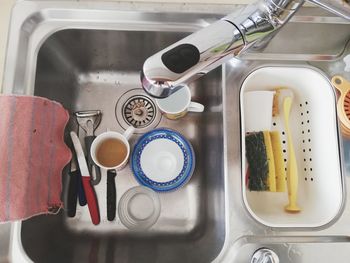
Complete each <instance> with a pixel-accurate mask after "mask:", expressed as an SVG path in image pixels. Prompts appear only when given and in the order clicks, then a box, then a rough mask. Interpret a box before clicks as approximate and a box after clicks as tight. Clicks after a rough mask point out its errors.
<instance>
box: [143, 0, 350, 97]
mask: <svg viewBox="0 0 350 263" xmlns="http://www.w3.org/2000/svg"><path fill="white" fill-rule="evenodd" d="M312 2H314V3H318V5H319V6H321V7H322V8H325V9H327V10H329V11H331V12H333V13H336V14H338V15H342V17H345V18H348V19H349V20H350V5H349V3H347V1H343V2H344V3H343V4H340V2H341V1H340V0H332V1H327V0H320V1H319V0H314V1H312ZM303 3H304V0H260V1H257V2H256V3H254V4H251V5H248V6H246V7H244V8H242V9H238V10H236V11H234V12H233V13H231V14H229V15H228V16H225V17H224V18H222V19H221V20H219V21H217V22H215V23H213V24H212V25H210V26H208V27H206V28H204V29H201V30H199V31H197V32H195V33H193V34H191V35H190V36H188V37H186V38H184V39H182V40H180V41H178V42H176V43H174V44H172V45H171V46H169V47H166V48H165V49H163V50H161V51H159V52H157V53H156V54H154V55H152V56H151V57H149V58H147V60H146V61H145V63H144V64H143V68H142V71H141V75H140V78H141V83H142V87H143V88H144V89H145V91H146V92H147V93H148V94H150V95H151V96H153V97H156V98H164V97H168V96H169V95H170V94H172V93H174V92H176V91H177V90H179V89H180V88H181V87H183V86H184V85H186V84H188V83H190V82H192V81H193V80H195V79H197V78H199V77H201V76H203V75H205V74H206V73H208V72H209V71H211V70H212V69H214V68H216V67H218V66H219V65H221V64H222V63H224V62H225V61H227V60H229V59H231V58H232V57H240V56H242V55H244V53H245V52H247V50H249V49H250V48H254V49H262V48H264V47H265V46H266V45H267V43H268V42H269V41H270V40H271V38H273V37H274V36H275V34H276V33H277V31H278V30H280V29H281V28H282V27H283V26H284V25H285V24H286V23H287V22H288V21H289V20H290V18H291V17H292V16H294V14H295V13H296V12H297V11H298V9H299V8H300V7H301V6H302V5H303ZM183 45H191V46H192V49H195V50H196V52H192V51H191V52H190V51H189V50H188V48H186V50H185V48H183V49H181V51H176V52H175V50H180V49H179V48H180V47H181V46H183ZM169 54H171V55H169ZM197 56H198V58H196V59H194V58H195V57H197ZM167 58H168V59H167ZM189 58H193V59H194V60H195V61H192V62H191V63H190V62H188V63H190V64H188V65H186V66H182V67H181V68H178V67H175V68H173V67H172V66H171V65H181V64H182V63H183V62H184V61H186V63H187V61H188V60H189Z"/></svg>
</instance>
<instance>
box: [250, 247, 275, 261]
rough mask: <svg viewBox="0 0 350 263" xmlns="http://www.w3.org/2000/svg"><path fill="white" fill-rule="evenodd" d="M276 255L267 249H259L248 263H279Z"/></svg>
mask: <svg viewBox="0 0 350 263" xmlns="http://www.w3.org/2000/svg"><path fill="white" fill-rule="evenodd" d="M279 262H280V260H279V257H278V255H277V254H276V253H275V252H274V251H273V250H271V249H269V248H259V249H258V250H257V251H255V252H254V254H253V256H252V260H251V261H250V263H279Z"/></svg>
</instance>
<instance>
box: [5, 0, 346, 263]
mask: <svg viewBox="0 0 350 263" xmlns="http://www.w3.org/2000/svg"><path fill="white" fill-rule="evenodd" d="M130 8H132V6H131V7H130V6H129V7H125V6H117V5H113V4H111V3H105V2H99V3H79V4H78V3H74V2H60V3H58V2H31V1H30V2H26V1H24V2H21V3H19V4H17V6H16V8H15V9H14V13H13V17H12V25H11V34H10V39H9V46H8V56H7V61H6V71H5V77H4V86H3V88H4V92H5V93H16V94H34V95H37V96H44V97H48V98H50V99H53V100H57V101H59V102H61V103H62V104H63V105H64V106H65V107H66V108H67V109H68V110H69V111H71V112H72V111H76V110H91V109H101V110H102V112H103V117H102V123H101V125H100V127H99V128H98V130H97V131H96V132H97V133H100V132H103V131H104V130H105V129H106V128H107V127H108V128H110V129H112V130H117V131H121V132H122V131H123V130H124V129H125V127H126V126H127V118H125V116H123V111H122V110H121V109H123V106H124V104H125V103H127V101H128V99H129V98H130V97H132V96H134V95H136V96H139V97H141V98H142V99H147V100H150V101H152V99H151V98H149V97H148V96H147V95H146V94H145V93H144V92H143V91H142V89H141V87H140V80H139V71H140V69H141V67H142V64H143V61H144V60H145V59H146V58H147V57H148V56H150V55H151V54H153V53H155V52H156V51H158V50H160V49H163V48H164V47H166V46H168V45H169V44H171V43H173V42H175V41H177V40H179V39H181V38H183V37H184V36H186V35H187V34H189V33H191V32H193V31H195V30H197V29H198V28H201V27H203V26H205V25H207V24H208V23H210V22H213V21H215V20H216V19H218V18H219V17H221V16H222V15H224V14H223V13H217V14H208V13H200V12H196V10H195V9H193V10H192V11H191V12H190V13H189V12H187V13H175V12H168V13H166V14H165V13H164V12H165V10H164V9H162V6H161V5H159V6H158V8H157V11H156V12H150V11H147V10H148V9H150V6H148V5H140V6H139V8H140V11H137V12H135V11H121V10H120V9H130ZM232 8H234V7H232ZM230 11H231V10H227V12H230ZM311 33H312V34H311ZM349 38H350V27H349V24H347V22H345V21H343V20H341V19H339V18H336V17H333V16H330V15H329V14H327V13H324V12H322V11H320V10H319V9H309V8H304V9H302V10H301V11H300V12H299V14H298V15H297V16H296V17H294V18H293V20H292V21H291V22H290V23H289V24H288V25H287V26H286V27H285V28H284V29H283V30H282V31H281V32H280V33H279V34H277V35H276V36H275V37H274V39H273V40H272V41H271V42H270V44H269V45H268V46H265V47H256V48H255V49H252V50H251V52H249V53H248V54H246V55H245V57H243V58H242V60H231V61H229V62H228V63H226V64H225V65H223V66H222V67H220V68H218V69H216V70H215V71H213V72H210V73H209V74H208V75H206V76H205V77H203V78H201V79H200V80H198V81H196V82H194V83H192V84H191V87H190V88H191V91H192V93H193V99H194V100H195V101H199V102H201V103H203V104H204V105H205V107H206V110H205V112H204V113H202V114H196V113H190V114H188V115H187V116H186V117H185V118H183V119H181V120H178V121H170V120H167V119H165V118H161V116H160V114H159V112H158V113H156V114H155V116H154V119H153V121H152V122H151V123H149V125H148V126H147V125H146V126H145V127H141V128H140V129H138V132H137V133H136V134H135V136H134V137H133V139H132V144H133V143H135V141H136V140H137V138H138V136H140V134H142V133H143V132H145V131H146V130H149V129H152V128H154V127H169V128H172V129H175V130H178V131H180V132H181V133H182V134H184V135H185V136H186V137H187V138H188V139H189V140H190V141H191V143H192V144H193V147H194V149H195V152H196V159H197V160H196V161H197V165H196V170H195V174H194V176H193V178H192V179H191V181H190V182H189V183H188V184H187V185H186V186H185V187H183V188H181V189H180V190H178V191H176V192H173V193H168V194H162V195H160V198H161V204H162V210H161V216H160V218H159V220H158V222H157V223H156V224H155V225H154V226H153V227H152V228H151V229H149V230H148V231H142V232H132V231H129V230H128V229H126V228H125V227H124V226H123V225H122V224H121V222H120V221H119V219H118V218H117V219H116V221H115V222H108V221H106V215H105V209H104V205H105V204H104V203H105V192H104V187H105V186H104V185H105V183H106V182H105V179H106V178H105V176H104V177H103V178H102V181H101V183H100V184H99V185H98V186H97V187H96V191H97V193H98V198H99V202H100V207H101V212H102V214H101V215H102V222H101V224H100V225H99V226H93V225H92V224H91V223H90V219H89V215H88V212H87V209H86V208H79V210H78V212H77V216H76V217H75V218H67V217H66V215H65V213H64V212H63V211H61V212H60V213H59V214H58V215H55V216H38V217H34V218H32V219H29V220H25V221H23V222H22V224H21V228H16V229H17V231H20V235H18V237H19V243H20V244H21V245H22V249H20V251H17V253H22V254H25V255H26V256H28V257H29V258H30V259H31V260H32V261H34V262H113V261H114V262H201V263H202V262H235V263H240V262H242V263H243V262H250V258H251V256H252V254H253V253H254V251H256V249H258V248H260V247H269V248H271V249H273V250H275V251H276V252H277V253H278V254H279V256H280V258H281V260H283V261H281V262H310V259H315V261H316V259H317V260H318V262H328V261H329V259H330V258H331V257H329V255H328V254H329V253H330V251H332V249H334V250H337V252H334V253H336V254H335V255H334V257H333V258H334V261H335V262H348V259H346V256H344V255H346V253H347V252H348V249H349V246H350V242H349V240H350V227H349V222H350V206H349V202H348V201H349V197H345V198H344V202H343V209H342V212H341V214H340V215H339V216H338V217H337V218H335V219H334V220H333V221H332V223H331V224H328V225H326V226H323V227H322V228H317V229H300V228H298V229H296V228H282V229H280V228H275V229H272V228H269V227H267V226H265V225H262V224H260V223H258V222H257V221H255V220H254V219H253V218H252V217H251V215H250V214H249V212H248V211H247V209H246V207H245V206H244V202H243V196H242V189H241V185H242V183H241V147H240V142H241V138H240V134H241V132H240V110H239V93H240V86H241V83H242V82H243V80H244V79H245V77H246V76H247V75H248V74H249V73H250V72H251V71H253V70H254V69H256V68H258V67H261V66H264V65H308V66H311V67H316V68H318V69H320V70H322V71H323V72H324V74H325V75H327V76H328V77H331V76H332V75H333V74H343V75H344V76H345V77H350V74H349V73H347V72H345V71H344V64H343V62H342V59H343V57H344V56H345V55H346V54H347V53H348V52H349V50H350V48H349V47H348V46H347V42H348V40H349ZM131 95H132V96H131ZM72 129H73V130H75V129H77V127H76V125H75V124H74V123H71V124H70V125H69V127H68V128H67V131H68V130H72ZM349 150H350V144H349V143H348V142H347V141H345V140H344V141H343V139H341V148H340V151H341V153H342V170H343V175H344V190H345V189H346V188H347V187H349V183H350V178H349V177H348V174H349V172H350V170H349V169H350V166H349V164H350V156H349V155H348V154H347V153H348V152H349ZM66 172H67V171H64V176H63V179H64V182H65V183H66V181H67V180H68V179H69V178H68V177H67V175H66ZM116 183H117V196H118V197H117V198H118V200H119V198H120V197H121V195H122V194H123V193H124V192H125V191H126V190H127V189H128V188H130V187H132V186H134V185H137V182H136V181H135V179H134V178H133V176H132V173H131V171H130V168H129V167H127V168H125V169H124V170H123V171H122V172H120V173H119V174H118V176H117V179H116ZM64 195H65V193H64V194H63V197H64ZM14 232H15V231H14ZM17 234H19V233H17ZM13 235H14V237H16V233H13ZM318 245H321V247H324V249H322V250H318V249H316V247H317V246H318ZM291 247H292V248H293V249H292V250H291V249H290V248H291ZM323 251H324V253H327V255H326V256H322V253H323ZM327 251H328V252H327ZM342 253H343V254H342ZM320 254H321V256H320ZM13 258H15V256H13Z"/></svg>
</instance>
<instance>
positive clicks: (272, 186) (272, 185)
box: [263, 131, 276, 192]
mask: <svg viewBox="0 0 350 263" xmlns="http://www.w3.org/2000/svg"><path fill="white" fill-rule="evenodd" d="M263 134H264V141H265V147H266V155H267V164H268V167H269V173H268V177H267V183H268V186H269V191H270V192H276V172H275V158H274V156H273V148H272V143H271V137H270V132H269V131H263Z"/></svg>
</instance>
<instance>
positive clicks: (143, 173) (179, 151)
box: [131, 128, 195, 192]
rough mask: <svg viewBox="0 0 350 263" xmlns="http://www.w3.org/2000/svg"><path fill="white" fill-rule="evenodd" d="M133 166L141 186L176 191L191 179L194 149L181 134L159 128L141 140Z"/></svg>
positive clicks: (159, 190) (133, 158)
mask: <svg viewBox="0 0 350 263" xmlns="http://www.w3.org/2000/svg"><path fill="white" fill-rule="evenodd" d="M131 167H132V170H133V173H134V176H135V177H136V179H137V181H138V182H139V183H140V184H141V185H144V186H147V187H149V188H151V189H153V190H154V191H158V192H167V191H173V190H176V189H178V188H179V187H182V186H183V185H184V184H186V183H187V182H188V181H189V180H190V178H191V176H192V174H193V171H194V167H195V156H194V151H193V148H192V146H191V144H190V142H189V141H188V140H187V139H186V138H184V137H183V136H182V135H181V134H180V133H178V132H176V131H173V130H170V129H165V128H160V129H155V130H152V131H150V132H148V133H145V134H144V135H143V136H142V137H141V138H140V139H139V140H138V141H137V143H136V145H135V147H134V150H133V152H132V156H131Z"/></svg>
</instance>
